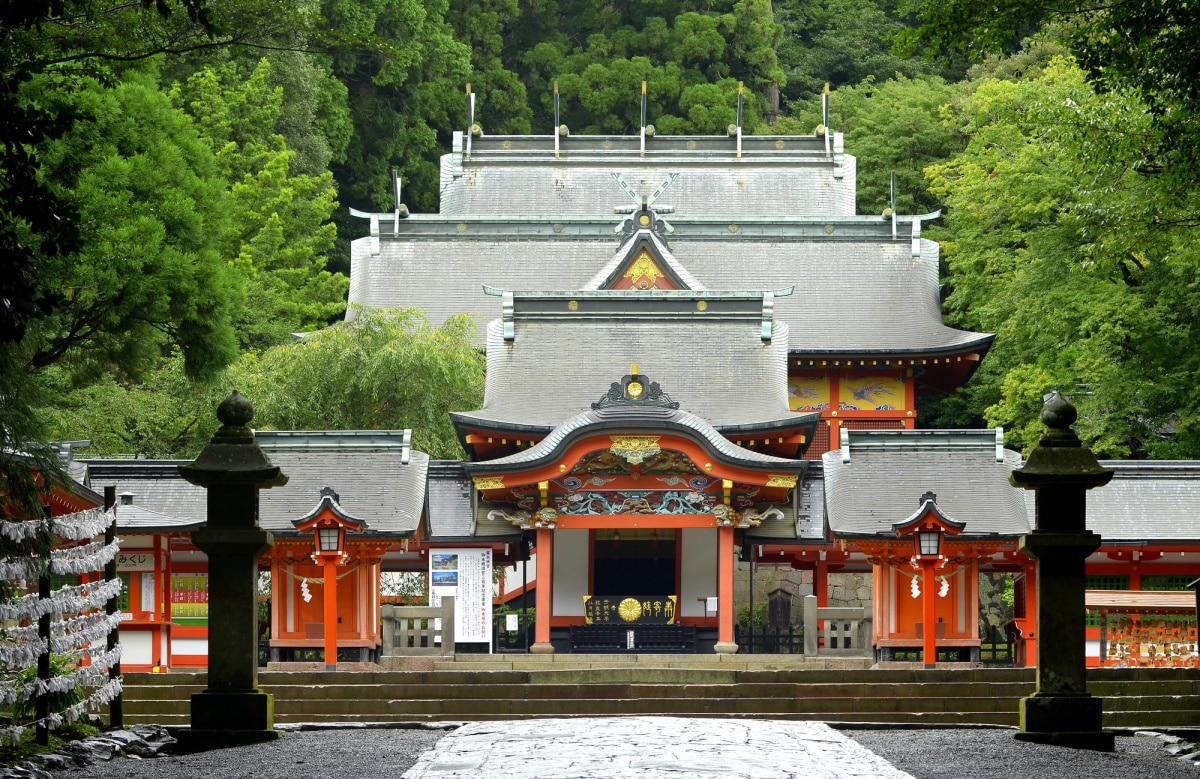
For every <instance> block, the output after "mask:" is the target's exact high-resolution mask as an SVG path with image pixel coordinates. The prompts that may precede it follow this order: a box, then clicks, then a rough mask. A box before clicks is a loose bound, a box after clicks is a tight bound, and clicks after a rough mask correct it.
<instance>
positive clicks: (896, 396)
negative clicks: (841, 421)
mask: <svg viewBox="0 0 1200 779" xmlns="http://www.w3.org/2000/svg"><path fill="white" fill-rule="evenodd" d="M905 408H907V406H906V405H905V392H904V377H903V376H895V375H892V376H886V375H885V376H858V377H855V378H843V379H842V380H841V382H840V387H839V391H838V409H840V410H843V411H895V410H903V409H905Z"/></svg>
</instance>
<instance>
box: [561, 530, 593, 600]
mask: <svg viewBox="0 0 1200 779" xmlns="http://www.w3.org/2000/svg"><path fill="white" fill-rule="evenodd" d="M588 538H589V534H588V531H586V530H555V531H554V593H553V606H552V608H553V609H554V616H556V617H582V616H583V596H584V595H587V594H588Z"/></svg>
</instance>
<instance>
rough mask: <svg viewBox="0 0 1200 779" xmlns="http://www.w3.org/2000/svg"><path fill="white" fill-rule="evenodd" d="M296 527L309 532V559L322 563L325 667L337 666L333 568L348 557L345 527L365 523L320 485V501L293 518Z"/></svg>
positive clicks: (363, 526)
mask: <svg viewBox="0 0 1200 779" xmlns="http://www.w3.org/2000/svg"><path fill="white" fill-rule="evenodd" d="M293 524H295V526H296V529H297V530H300V531H311V532H312V533H313V555H312V559H313V562H314V563H316V564H317V565H320V566H321V567H322V569H323V570H322V576H323V577H324V579H325V592H324V598H325V601H324V618H323V622H324V623H325V670H326V671H336V670H337V633H338V607H337V569H338V566H339V565H342V564H344V563H345V562H346V561H347V560H349V558H350V556H349V554H347V552H346V531H347V530H353V531H356V532H360V531H362V530H365V529H366V527H367V523H366V522H363V521H362V520H361V519H356V518H355V517H352V516H350V515H349V514H347V513H346V512H344V511H343V510H342V507H341V506H340V505H339V504H338V494H337V493H336V492H334V491H333V489H332V488H331V487H324V488H322V489H321V503H320V504H319V505H318V506H317V508H316V509H315V510H314V511H313V512H312V513H310V514H309V515H308V516H306V517H302V518H300V519H298V520H295V521H294V522H293Z"/></svg>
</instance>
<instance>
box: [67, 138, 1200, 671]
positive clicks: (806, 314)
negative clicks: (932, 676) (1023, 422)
mask: <svg viewBox="0 0 1200 779" xmlns="http://www.w3.org/2000/svg"><path fill="white" fill-rule="evenodd" d="M440 186H441V207H440V212H439V213H437V214H410V213H409V212H408V210H407V209H406V208H405V207H404V206H403V205H402V204H401V203H400V202H399V201H400V197H399V192H397V203H396V207H395V208H394V209H393V210H392V211H389V212H380V213H363V212H357V211H355V212H354V214H355V215H356V216H358V217H361V218H363V219H364V220H366V223H367V226H368V235H367V236H365V237H363V238H360V239H358V240H356V241H354V242H353V247H352V268H351V286H350V303H351V306H350V309H349V313H348V317H353V316H355V313H356V311H358V310H360V309H361V307H369V308H376V309H389V308H414V309H418V310H420V311H421V312H423V313H424V314H425V316H426V317H427V318H428V319H429V321H430V322H431V323H433V324H435V325H436V324H440V323H442V322H444V321H446V320H447V319H449V318H450V317H452V316H456V315H460V314H466V315H468V316H470V317H472V318H474V319H475V321H476V322H477V323H478V325H479V333H480V340H479V348H480V349H481V350H484V351H485V352H486V357H487V378H486V386H485V394H484V398H483V403H482V406H481V407H480V408H477V409H461V410H457V411H455V412H454V413H452V414H451V418H452V422H453V424H454V427H455V429H456V431H457V434H458V437H459V440H460V441H461V443H462V447H463V449H464V451H465V453H466V457H465V459H464V460H462V461H430V460H429V458H428V457H427V456H425V455H424V454H422V453H420V452H415V451H412V450H411V449H410V447H408V445H407V439H406V438H405V437H404V434H403V433H402V432H400V431H390V432H389V431H374V432H371V431H342V432H331V433H311V432H309V433H305V432H295V433H278V432H276V433H262V434H260V442H261V443H262V445H263V447H264V449H265V450H266V451H267V453H268V454H269V456H270V457H271V458H272V461H273V462H274V463H275V464H276V465H279V466H281V467H282V468H283V470H284V472H285V473H287V474H288V475H289V477H290V480H289V482H288V485H287V486H286V487H284V488H280V489H275V490H271V491H269V492H267V493H264V496H263V506H262V523H263V526H264V527H265V528H266V529H268V530H270V531H271V532H272V533H274V534H275V537H276V545H275V547H274V548H273V550H272V552H271V553H270V554H269V555H268V556H267V557H266V558H264V560H263V561H262V567H263V569H264V570H267V569H269V570H270V571H271V573H272V576H271V581H272V585H271V586H272V590H271V594H270V601H271V613H270V619H269V634H270V651H271V655H272V657H273V658H275V659H287V658H288V657H291V656H293V655H294V653H295V652H297V651H300V650H304V649H314V648H318V647H320V646H321V635H322V630H323V626H322V623H321V615H322V613H324V612H323V605H322V601H323V599H324V597H325V592H326V587H325V586H324V583H323V581H322V579H321V576H322V573H321V571H320V569H319V567H318V566H316V565H315V564H314V563H313V562H312V552H313V545H314V537H313V530H312V529H313V528H314V527H321V526H323V525H322V523H324V524H325V525H328V526H329V527H334V526H336V527H338V528H341V529H342V531H344V533H345V539H346V550H345V551H346V564H347V567H346V568H345V571H344V573H341V574H339V575H338V578H339V579H341V580H343V581H345V585H344V586H343V585H342V584H340V583H339V584H338V587H337V590H336V591H337V598H336V599H337V604H338V605H337V613H338V628H337V636H338V639H337V641H338V647H339V651H343V650H345V651H349V652H358V653H359V654H357V655H354V656H355V657H361V659H364V660H365V659H371V658H372V657H375V656H377V652H378V649H379V646H380V643H381V639H380V635H379V632H380V631H379V619H380V603H379V578H380V575H381V573H382V572H387V571H422V572H425V573H427V574H428V575H429V577H430V583H431V589H432V591H433V592H434V593H435V594H436V592H437V591H438V590H439V588H440V587H442V586H444V585H450V584H451V583H455V582H457V583H458V585H459V587H460V592H459V593H458V595H459V596H460V597H459V598H458V601H457V602H456V607H457V606H460V605H462V604H463V603H464V602H465V601H463V599H462V597H461V596H462V592H461V588H462V586H463V585H464V583H465V582H466V580H467V578H470V577H468V576H467V573H466V571H467V564H466V563H463V564H462V565H463V567H462V568H460V567H458V566H459V563H458V562H457V561H458V560H459V559H460V558H461V559H462V560H464V561H466V560H470V561H472V562H471V563H470V566H473V568H472V570H474V569H479V570H484V571H485V574H484V575H483V576H482V578H480V576H478V575H476V574H471V576H474V579H476V580H479V581H483V582H484V584H483V585H479V581H476V582H475V585H474V586H476V589H479V588H480V586H482V588H483V589H484V590H486V569H487V568H488V567H490V566H491V565H492V564H493V563H495V564H496V565H512V564H514V563H517V562H519V561H521V562H520V566H521V567H520V570H521V573H520V581H519V582H518V587H519V590H520V592H521V593H522V599H523V602H524V599H525V598H527V597H530V596H531V597H532V599H533V601H534V603H535V604H536V620H535V628H534V634H533V635H532V637H531V638H532V646H531V650H532V651H535V652H544V653H550V652H584V651H645V652H654V651H694V652H718V653H728V652H736V651H738V645H737V642H736V637H735V631H734V625H735V619H736V616H737V614H736V608H735V603H734V574H735V570H737V568H736V564H737V561H738V559H739V558H740V559H742V560H751V561H755V562H758V563H771V564H774V565H777V566H788V567H790V568H794V569H800V570H805V571H810V572H811V578H812V582H813V590H814V594H815V595H816V598H817V603H818V606H826V605H829V594H830V593H829V582H830V577H831V576H832V575H835V574H839V573H857V574H863V575H864V576H865V575H869V577H870V582H871V585H870V587H871V608H870V612H869V617H870V623H871V630H870V635H869V641H870V643H871V647H870V648H869V650H868V651H869V652H872V653H873V654H874V657H875V658H876V659H877V660H887V659H893V658H895V657H901V656H903V657H914V655H913V653H914V652H919V651H920V650H921V648H922V646H923V639H924V636H925V634H926V631H929V630H932V631H933V632H934V635H935V637H936V645H937V648H938V651H939V653H943V652H944V653H945V654H946V655H948V656H950V657H957V658H960V659H964V660H977V659H979V649H980V645H981V643H982V638H983V637H982V636H981V625H980V623H981V619H980V591H979V590H980V581H981V575H983V574H989V573H998V574H1007V575H1009V576H1010V577H1011V579H1012V581H1013V584H1014V586H1013V599H1014V605H1013V612H1014V615H1013V616H1014V618H1013V620H1012V621H1011V622H1010V623H1009V624H1008V626H1007V630H1008V632H1009V635H1010V637H1012V638H1014V639H1015V640H1016V642H1017V644H1018V646H1019V651H1018V653H1017V662H1018V663H1019V664H1032V663H1033V662H1034V659H1035V657H1036V652H1037V651H1038V646H1037V635H1036V631H1035V625H1036V609H1037V603H1036V600H1037V599H1036V592H1037V588H1036V581H1035V567H1034V565H1033V563H1032V561H1030V560H1028V559H1026V558H1025V557H1024V556H1023V555H1022V554H1021V553H1020V552H1019V551H1018V540H1019V538H1020V536H1021V535H1023V534H1025V533H1027V532H1029V530H1030V523H1031V521H1032V517H1033V510H1032V505H1031V503H1030V502H1029V501H1030V499H1031V498H1030V496H1029V495H1028V494H1027V493H1026V492H1025V491H1023V490H1018V489H1016V488H1014V487H1013V486H1011V485H1010V484H1009V481H1008V477H1009V474H1010V473H1011V472H1012V471H1013V470H1014V469H1015V468H1017V467H1019V466H1020V464H1021V458H1020V455H1019V454H1018V453H1017V452H1014V451H1011V450H1008V449H1006V448H1005V447H1004V439H1003V433H1002V431H999V430H982V431H980V430H924V429H920V427H919V425H918V422H919V420H918V417H917V406H916V400H917V398H918V396H920V395H921V394H922V393H926V392H948V391H952V390H954V389H956V388H958V387H959V386H961V385H962V384H963V383H964V382H965V381H966V380H967V379H968V378H969V377H970V376H971V374H972V372H973V371H974V370H975V369H976V367H977V366H978V365H979V363H980V361H981V360H982V359H983V358H984V356H985V355H986V353H987V350H988V348H989V346H990V345H991V343H992V339H993V336H992V335H990V334H987V333H972V332H966V331H962V330H956V329H954V328H950V327H947V326H946V325H944V324H943V323H942V319H941V307H940V299H939V273H938V245H937V244H936V243H935V242H933V241H930V240H928V239H927V238H924V237H922V232H923V228H924V226H925V225H926V223H927V222H929V221H930V220H931V219H934V218H936V217H937V214H920V215H898V214H895V213H893V212H890V211H889V212H888V213H886V214H884V215H881V216H868V215H861V214H856V213H855V205H854V204H855V189H856V161H855V159H854V157H852V156H850V155H848V154H846V153H845V151H844V149H843V140H842V135H841V134H840V133H834V132H830V131H828V130H827V129H823V128H822V129H821V130H820V132H819V133H817V134H814V135H811V136H752V137H742V136H741V134H740V130H739V131H738V132H737V133H733V132H731V133H730V135H729V137H656V136H653V135H646V134H645V133H644V132H643V134H642V135H639V136H585V137H577V136H570V135H568V134H567V133H566V131H565V128H561V132H560V133H559V134H557V135H554V136H513V137H510V136H499V137H492V136H485V135H482V134H479V133H477V132H476V133H474V134H470V133H466V134H464V133H458V134H455V136H454V140H453V147H452V149H451V151H450V153H449V154H447V155H445V156H444V157H443V158H442V162H441V182H440ZM177 465H178V464H177V463H147V462H145V461H128V462H125V463H121V462H120V461H92V463H91V464H90V467H91V469H92V483H93V485H100V484H115V485H116V486H117V487H118V492H133V493H136V497H133V498H132V499H131V502H133V503H135V504H136V505H137V506H139V508H138V509H136V510H135V509H132V508H130V509H129V510H128V511H127V512H126V513H125V514H124V515H123V514H122V513H121V512H120V511H119V512H118V522H121V521H122V520H121V517H122V516H128V517H129V518H130V520H131V521H134V522H135V524H136V526H135V527H130V528H128V529H125V528H123V531H122V532H123V533H129V534H131V535H132V537H133V538H134V539H135V544H136V545H140V547H141V548H143V549H145V550H146V555H145V556H144V557H140V558H139V560H140V561H141V562H140V563H139V565H141V566H143V567H141V568H136V569H132V570H137V571H139V572H140V573H136V574H133V576H132V578H131V580H130V581H131V588H132V590H133V591H132V592H131V593H130V594H131V596H132V597H131V603H132V604H134V605H138V606H140V607H141V611H137V610H136V609H134V608H133V607H132V606H131V610H133V611H135V613H134V614H133V617H132V619H131V621H130V623H127V626H128V627H129V628H130V629H131V630H132V631H134V632H135V634H136V631H141V632H142V633H144V634H145V638H144V639H143V640H144V642H145V644H146V646H147V647H148V649H147V650H146V651H147V652H148V653H149V654H148V655H147V657H148V658H149V659H148V660H147V664H154V665H157V664H160V663H161V664H163V665H166V664H193V663H199V662H202V661H203V641H204V637H205V636H206V632H205V630H206V627H205V626H206V624H207V621H206V612H205V611H204V608H203V607H202V606H201V605H199V604H200V603H201V602H202V600H203V592H196V593H191V594H184V595H181V593H180V590H179V588H177V587H176V586H175V583H176V581H179V582H183V583H184V584H186V585H187V586H188V587H192V585H195V589H197V590H203V576H204V571H205V570H206V568H205V566H204V563H203V560H202V555H200V554H199V552H198V551H197V550H195V549H194V547H192V546H191V545H190V542H189V540H188V535H189V531H190V529H193V528H194V527H195V526H196V523H197V522H198V521H202V520H203V513H202V510H201V507H202V505H203V496H202V494H200V493H199V491H197V490H194V488H192V487H190V485H187V484H186V483H184V482H182V480H180V479H178V477H177V476H176V475H175V470H176V466H177ZM1106 465H1115V467H1116V468H1117V477H1116V478H1115V479H1114V480H1113V482H1112V484H1111V485H1110V486H1108V487H1105V488H1101V489H1097V490H1095V491H1094V493H1093V496H1094V498H1095V499H1094V500H1093V499H1092V496H1089V507H1092V508H1093V510H1092V511H1091V513H1090V515H1089V521H1090V523H1091V524H1092V527H1093V529H1094V530H1096V531H1097V532H1099V533H1101V534H1102V536H1103V537H1104V539H1105V544H1104V546H1102V547H1101V549H1100V550H1099V551H1098V552H1097V553H1096V554H1095V555H1093V557H1092V558H1091V559H1089V562H1088V572H1089V574H1090V575H1091V576H1092V577H1093V578H1092V579H1091V580H1090V582H1091V586H1093V587H1095V588H1096V589H1104V590H1121V589H1124V590H1135V591H1136V590H1141V589H1152V588H1159V589H1172V590H1179V589H1182V588H1183V586H1184V585H1186V584H1187V581H1184V580H1185V579H1186V580H1188V581H1190V580H1191V579H1195V578H1197V577H1200V532H1198V531H1200V524H1198V523H1197V521H1196V520H1195V518H1194V513H1193V512H1192V511H1191V506H1194V505H1196V501H1198V500H1200V478H1196V473H1195V466H1193V465H1191V464H1185V463H1161V464H1141V465H1134V464H1128V463H1118V464H1106ZM156 512H157V513H156ZM1151 514H1153V515H1154V517H1153V521H1149V518H1150V515H1151ZM1143 520H1147V521H1143ZM930 532H935V533H936V536H937V540H938V541H939V542H940V547H939V548H938V549H937V550H936V553H934V555H935V556H936V558H937V566H936V569H932V568H930V566H928V565H924V563H927V562H929V560H928V559H926V558H927V557H928V555H925V556H924V557H923V551H924V552H927V551H929V550H922V548H921V547H920V546H918V545H917V544H918V539H923V538H925V536H924V534H926V533H930ZM918 558H920V559H918ZM918 562H922V565H921V566H919V565H918ZM513 570H514V572H515V569H513ZM460 574H461V575H463V577H464V578H462V579H460V578H459V576H460ZM343 577H344V578H343ZM1189 577H1190V578H1189ZM185 580H186V581H185ZM146 588H150V590H151V591H152V592H151V593H150V594H146V593H147V590H146ZM155 588H158V589H157V590H155ZM515 591H516V590H515V588H513V587H511V586H506V585H505V584H504V583H502V584H501V586H500V588H499V592H498V593H496V598H497V599H498V600H504V599H506V598H508V597H510V596H512V595H513V594H514V592H515ZM484 597H485V599H486V592H484ZM928 599H935V601H936V602H935V603H934V604H933V605H932V606H929V605H928V604H926V603H925V601H926V600H928ZM487 600H488V608H487V609H484V610H483V611H482V612H479V613H473V614H472V615H471V619H472V620H474V623H473V625H472V626H471V627H470V629H469V630H465V631H464V627H463V626H462V625H459V626H458V627H457V628H456V630H457V631H458V632H457V636H458V637H459V640H460V641H461V640H462V638H461V637H462V636H463V635H469V634H475V635H479V634H480V631H482V635H483V636H484V638H483V639H482V640H485V641H486V640H487V635H488V632H489V631H488V627H489V626H488V621H489V620H488V617H489V616H490V605H491V603H490V600H491V599H487ZM1119 600H1120V599H1117V598H1108V599H1104V600H1103V602H1102V603H1101V602H1100V601H1097V602H1098V603H1101V605H1100V606H1098V607H1097V609H1098V612H1097V613H1098V614H1099V613H1100V610H1102V611H1103V614H1104V618H1103V619H1101V620H1098V621H1097V624H1096V626H1095V628H1094V629H1093V630H1092V632H1091V634H1090V636H1091V639H1090V643H1089V656H1090V657H1091V658H1092V662H1093V663H1098V662H1110V661H1111V659H1112V658H1114V657H1120V658H1122V662H1134V663H1137V662H1141V661H1142V660H1139V657H1141V658H1142V659H1143V660H1144V659H1145V653H1144V652H1143V653H1142V655H1140V656H1139V655H1137V654H1136V652H1139V651H1142V650H1141V649H1139V648H1136V647H1144V646H1145V645H1147V644H1148V643H1149V642H1150V637H1149V634H1145V635H1143V634H1142V633H1139V632H1138V631H1140V630H1143V625H1142V624H1141V623H1139V620H1138V619H1137V618H1134V617H1130V616H1128V614H1129V613H1130V612H1129V611H1128V610H1126V611H1122V610H1121V609H1122V606H1121V603H1125V605H1128V603H1127V602H1125V601H1121V602H1120V603H1118V601H1119ZM1110 601H1111V602H1110ZM182 613H187V614H194V615H196V616H195V617H194V618H193V619H191V621H190V622H189V621H188V620H187V619H184V620H183V621H182V622H181V621H180V617H179V615H180V614H182ZM1109 614H1111V615H1112V616H1111V618H1110V617H1109V616H1107V615H1109ZM1081 618H1083V617H1082V615H1081ZM927 621H932V623H933V624H926V622H927ZM1194 624H1195V623H1194V622H1193V623H1192V625H1193V627H1192V628H1191V630H1192V634H1191V635H1192V638H1191V646H1192V647H1193V649H1192V650H1189V651H1191V652H1192V655H1191V661H1192V662H1194V660H1195V657H1194V647H1195V628H1194ZM1122 631H1124V632H1122ZM1176 634H1177V637H1179V635H1180V634H1179V633H1178V630H1177V631H1176ZM475 640H480V639H475ZM1180 641H1182V638H1180ZM1180 641H1177V642H1176V645H1177V646H1178V645H1180ZM1152 657H1155V658H1157V659H1156V660H1154V662H1159V663H1161V661H1162V660H1163V657H1164V656H1163V654H1162V651H1160V652H1159V653H1158V654H1157V655H1152ZM1178 659H1180V658H1179V656H1178V653H1176V656H1175V657H1173V658H1172V660H1171V661H1172V662H1174V661H1175V660H1178ZM135 665H136V664H135Z"/></svg>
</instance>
